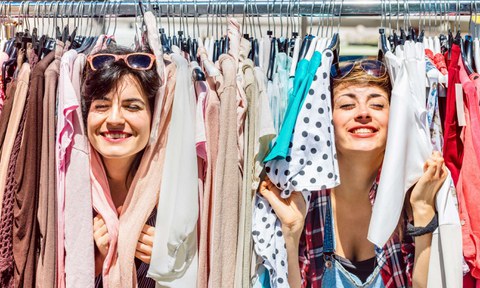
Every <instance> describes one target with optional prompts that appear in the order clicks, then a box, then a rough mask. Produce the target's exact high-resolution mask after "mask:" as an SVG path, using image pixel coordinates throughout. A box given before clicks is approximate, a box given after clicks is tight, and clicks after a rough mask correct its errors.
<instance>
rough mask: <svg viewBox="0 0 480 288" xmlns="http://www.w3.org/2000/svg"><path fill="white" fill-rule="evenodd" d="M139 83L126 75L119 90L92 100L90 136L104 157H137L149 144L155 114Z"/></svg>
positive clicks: (93, 144) (120, 81)
mask: <svg viewBox="0 0 480 288" xmlns="http://www.w3.org/2000/svg"><path fill="white" fill-rule="evenodd" d="M138 85H139V84H138V82H137V81H135V79H134V78H133V77H132V76H129V75H126V76H123V78H122V79H120V80H119V83H118V88H117V89H114V90H113V91H111V92H109V93H108V94H107V95H105V98H104V99H98V100H94V101H92V104H91V106H90V110H89V112H88V118H87V133H88V139H89V140H90V143H91V144H92V146H93V148H95V150H96V151H97V152H98V153H100V155H102V156H103V157H104V158H115V159H125V158H132V159H133V158H134V157H135V155H136V154H137V153H138V152H140V151H142V150H143V149H144V148H145V146H146V145H147V142H148V138H149V136H150V123H151V117H152V116H151V114H152V113H151V111H150V107H149V102H148V99H147V96H146V95H144V94H143V93H142V89H141V88H140V87H139V86H138Z"/></svg>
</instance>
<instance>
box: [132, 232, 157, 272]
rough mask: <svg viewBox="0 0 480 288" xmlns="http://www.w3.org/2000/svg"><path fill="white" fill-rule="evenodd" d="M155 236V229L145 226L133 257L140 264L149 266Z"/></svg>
mask: <svg viewBox="0 0 480 288" xmlns="http://www.w3.org/2000/svg"><path fill="white" fill-rule="evenodd" d="M154 236H155V227H152V226H150V225H148V224H145V226H143V229H142V233H141V234H140V238H138V242H137V248H136V249H137V250H136V251H135V257H137V258H138V259H140V260H141V261H142V262H144V263H147V264H150V258H151V256H152V248H153V237H154Z"/></svg>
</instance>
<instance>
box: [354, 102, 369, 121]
mask: <svg viewBox="0 0 480 288" xmlns="http://www.w3.org/2000/svg"><path fill="white" fill-rule="evenodd" d="M355 119H357V120H370V119H371V115H370V112H369V111H368V108H367V107H366V106H363V105H361V106H360V107H359V109H358V111H357V114H356V115H355Z"/></svg>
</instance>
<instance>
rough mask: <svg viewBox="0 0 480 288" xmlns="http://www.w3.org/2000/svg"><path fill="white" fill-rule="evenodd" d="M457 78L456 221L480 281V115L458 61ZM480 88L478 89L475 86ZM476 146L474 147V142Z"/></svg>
mask: <svg viewBox="0 0 480 288" xmlns="http://www.w3.org/2000/svg"><path fill="white" fill-rule="evenodd" d="M458 66H459V68H460V71H459V77H460V80H461V82H462V87H463V90H464V92H465V93H464V107H465V122H466V126H464V127H463V131H462V133H461V138H462V140H463V145H464V155H465V157H464V159H463V163H462V168H461V170H460V176H459V179H458V184H457V195H458V203H459V212H460V221H461V223H462V238H463V256H464V257H465V261H467V263H468V264H469V267H470V271H471V274H472V276H473V277H474V278H476V279H480V209H478V207H479V206H478V200H479V199H480V177H478V175H479V174H480V166H479V160H480V159H479V158H478V155H479V154H480V151H478V150H477V151H476V149H479V148H480V146H479V147H476V146H475V145H480V137H479V135H478V133H479V130H478V129H479V126H480V123H479V121H480V119H479V117H480V112H479V107H478V98H477V89H476V88H475V84H474V82H472V81H471V80H470V78H469V77H468V75H467V72H466V71H465V68H464V67H463V63H462V59H459V60H458ZM471 76H472V77H473V78H475V77H476V76H478V75H474V74H472V75H471ZM478 87H480V86H478ZM474 139H475V141H476V142H477V143H475V141H474Z"/></svg>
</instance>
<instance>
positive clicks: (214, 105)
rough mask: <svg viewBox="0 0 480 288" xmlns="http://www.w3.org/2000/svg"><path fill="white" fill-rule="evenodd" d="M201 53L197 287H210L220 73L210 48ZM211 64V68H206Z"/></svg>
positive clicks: (201, 50)
mask: <svg viewBox="0 0 480 288" xmlns="http://www.w3.org/2000/svg"><path fill="white" fill-rule="evenodd" d="M198 52H199V55H200V58H201V63H202V66H203V67H204V70H205V72H206V75H205V76H206V77H207V79H206V80H207V81H206V84H207V88H208V97H207V107H206V110H205V133H206V137H207V143H206V148H207V161H206V162H207V167H206V171H205V186H204V195H203V205H202V209H201V211H202V214H201V215H200V240H199V243H198V262H199V263H202V265H199V266H198V274H197V276H198V279H197V287H199V288H204V287H207V286H208V282H209V275H210V268H211V265H212V264H211V257H210V256H211V254H212V249H211V245H212V240H213V238H212V235H211V230H212V226H211V221H212V217H213V216H212V215H211V209H212V208H211V207H213V206H212V205H213V197H214V194H215V193H214V190H215V189H214V187H215V185H214V183H215V179H216V177H215V171H216V164H217V154H218V139H219V138H218V133H219V129H220V128H219V126H220V99H219V98H218V94H217V92H216V89H215V77H217V76H218V75H221V73H220V70H218V69H217V68H216V67H215V66H214V64H213V63H212V62H210V60H209V59H208V55H207V51H206V50H205V48H202V47H200V48H199V50H198ZM206 67H209V69H206Z"/></svg>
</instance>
